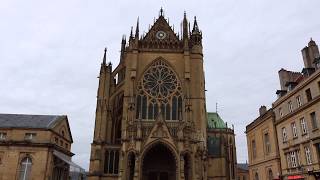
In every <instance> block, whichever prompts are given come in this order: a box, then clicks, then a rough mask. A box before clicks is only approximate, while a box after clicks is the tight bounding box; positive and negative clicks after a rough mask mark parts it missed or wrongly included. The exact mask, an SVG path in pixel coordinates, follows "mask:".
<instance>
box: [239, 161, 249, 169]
mask: <svg viewBox="0 0 320 180" xmlns="http://www.w3.org/2000/svg"><path fill="white" fill-rule="evenodd" d="M237 167H238V168H239V169H243V170H245V171H248V170H249V168H248V164H247V163H238V164H237Z"/></svg>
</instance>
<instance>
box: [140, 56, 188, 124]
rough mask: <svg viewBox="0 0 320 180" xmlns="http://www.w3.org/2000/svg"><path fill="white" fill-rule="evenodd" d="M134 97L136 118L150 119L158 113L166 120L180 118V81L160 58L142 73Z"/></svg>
mask: <svg viewBox="0 0 320 180" xmlns="http://www.w3.org/2000/svg"><path fill="white" fill-rule="evenodd" d="M136 99H137V100H136V103H137V104H136V107H137V109H136V118H141V119H146V120H152V119H155V118H156V117H157V116H158V115H159V113H162V114H163V116H164V118H165V119H166V120H179V119H181V118H182V92H181V83H180V81H179V79H178V76H177V75H176V73H175V72H174V71H173V70H172V69H171V67H170V66H169V65H168V64H167V63H166V62H165V61H163V60H162V59H159V60H156V61H155V62H154V63H153V64H152V65H151V66H150V67H149V68H148V69H147V70H146V71H145V73H144V74H143V76H142V78H141V80H140V82H139V83H138V88H137V95H136Z"/></svg>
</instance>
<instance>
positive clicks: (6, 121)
mask: <svg viewBox="0 0 320 180" xmlns="http://www.w3.org/2000/svg"><path fill="white" fill-rule="evenodd" d="M72 142H73V140H72V136H71V132H70V128H69V124H68V119H67V116H51V115H22V114H0V180H62V179H68V176H69V166H70V165H69V164H71V156H72V155H73V153H72V152H70V149H71V144H72Z"/></svg>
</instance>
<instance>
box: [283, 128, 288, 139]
mask: <svg viewBox="0 0 320 180" xmlns="http://www.w3.org/2000/svg"><path fill="white" fill-rule="evenodd" d="M287 140H288V136H287V130H286V128H285V127H283V128H282V141H283V142H287Z"/></svg>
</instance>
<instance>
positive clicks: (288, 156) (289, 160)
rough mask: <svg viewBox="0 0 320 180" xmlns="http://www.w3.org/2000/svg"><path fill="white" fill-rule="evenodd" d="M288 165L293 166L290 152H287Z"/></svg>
mask: <svg viewBox="0 0 320 180" xmlns="http://www.w3.org/2000/svg"><path fill="white" fill-rule="evenodd" d="M287 166H288V168H291V158H290V154H289V153H288V154H287Z"/></svg>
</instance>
